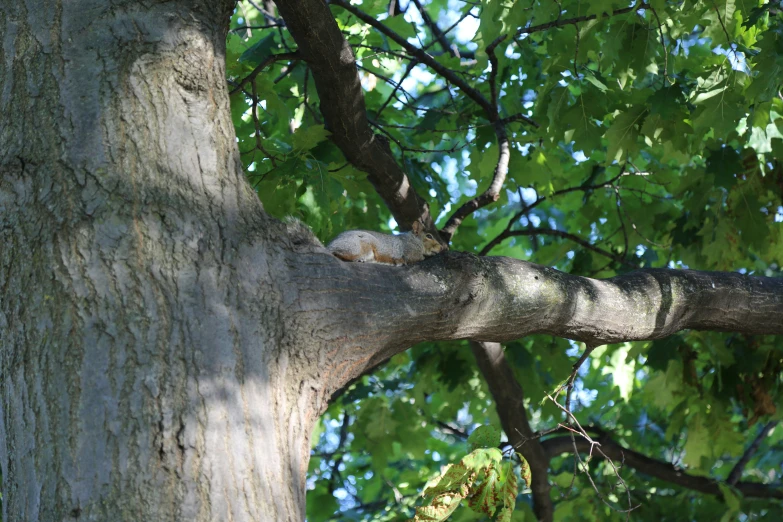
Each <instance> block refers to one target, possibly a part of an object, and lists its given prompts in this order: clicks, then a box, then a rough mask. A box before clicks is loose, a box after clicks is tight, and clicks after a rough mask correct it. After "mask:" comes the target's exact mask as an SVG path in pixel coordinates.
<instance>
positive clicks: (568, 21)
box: [517, 2, 650, 37]
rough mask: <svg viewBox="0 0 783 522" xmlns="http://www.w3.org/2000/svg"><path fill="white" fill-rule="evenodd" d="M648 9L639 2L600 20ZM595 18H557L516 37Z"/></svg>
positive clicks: (605, 15)
mask: <svg viewBox="0 0 783 522" xmlns="http://www.w3.org/2000/svg"><path fill="white" fill-rule="evenodd" d="M649 8H650V4H648V3H646V2H640V3H638V4H636V5H632V6H631V7H623V8H622V9H615V10H614V11H612V13H611V14H604V15H602V16H601V18H609V17H611V16H618V15H623V14H626V13H630V12H633V11H638V10H640V9H649ZM596 18H598V16H597V15H585V16H575V17H574V18H562V19H561V18H558V19H557V20H554V21H552V22H547V23H545V24H539V25H532V26H530V27H523V28H521V29H520V30H519V31H517V37H520V36H522V35H523V34H531V33H538V32H541V31H546V30H547V29H552V28H553V27H564V26H566V25H574V24H578V23H580V22H587V21H589V20H595V19H596Z"/></svg>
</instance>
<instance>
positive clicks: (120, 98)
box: [0, 0, 318, 522]
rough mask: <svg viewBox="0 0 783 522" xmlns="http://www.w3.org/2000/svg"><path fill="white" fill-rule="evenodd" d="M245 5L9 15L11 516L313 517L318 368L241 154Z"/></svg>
mask: <svg viewBox="0 0 783 522" xmlns="http://www.w3.org/2000/svg"><path fill="white" fill-rule="evenodd" d="M232 8H233V2H231V1H201V2H190V1H188V2H185V1H180V2H165V3H151V4H150V3H145V4H142V3H139V2H91V1H70V2H52V3H51V4H46V5H44V4H41V3H36V2H14V1H11V0H8V1H4V2H3V5H2V7H0V34H2V35H3V38H2V50H1V51H0V52H1V53H2V59H0V64H1V65H0V67H2V69H0V86H2V88H1V89H0V115H1V116H0V144H2V145H1V148H0V174H1V177H0V245H2V247H0V291H1V294H0V347H1V351H0V369H1V370H2V418H3V422H2V427H1V428H0V465H1V466H2V475H3V480H4V481H3V520H4V521H7V522H14V521H24V522H34V521H46V522H51V521H54V520H76V519H79V520H96V521H97V520H102V521H105V520H154V521H173V520H194V521H195V520H199V521H214V520H236V521H240V520H244V521H250V520H255V521H257V520H286V519H288V520H302V519H303V518H304V515H303V508H304V482H303V480H304V475H305V471H306V466H307V454H308V449H309V445H308V438H309V435H310V426H311V424H312V421H313V420H314V419H315V418H316V416H317V414H318V411H317V408H316V406H315V405H313V404H312V403H311V402H310V397H311V395H310V394H309V393H302V391H303V390H302V388H304V389H305V391H308V390H309V387H307V383H308V382H310V380H311V379H312V378H313V377H314V375H312V367H311V366H308V365H303V364H299V362H298V360H299V359H300V358H301V357H304V356H306V349H307V346H306V345H302V344H300V343H298V342H297V341H295V340H294V337H295V334H292V333H291V332H288V331H286V328H285V326H284V325H287V324H293V321H291V320H290V318H289V316H290V313H291V310H292V308H293V306H292V304H291V302H285V301H284V296H285V292H286V290H285V286H284V285H285V274H286V273H287V268H286V259H288V258H289V256H291V255H292V254H291V253H290V245H289V247H288V248H287V247H286V245H285V243H284V242H279V241H278V242H277V243H272V242H271V239H270V238H275V237H278V239H279V237H280V236H281V235H282V233H283V232H282V228H281V226H277V228H275V226H274V225H273V224H270V222H269V220H268V219H267V218H266V217H265V216H264V215H263V212H262V208H261V206H260V204H259V202H258V199H257V197H256V196H255V194H254V193H253V192H252V190H250V189H249V187H248V186H247V184H246V182H245V180H244V176H243V173H242V170H241V165H240V162H239V159H238V154H237V150H236V145H235V135H234V130H233V126H232V123H231V120H230V115H229V111H228V97H227V93H226V85H225V80H224V78H225V66H224V46H225V31H226V29H227V22H228V16H229V14H230V12H231V9H232ZM286 248H287V250H288V253H287V252H286V251H285V250H286ZM291 346H297V347H298V350H293V349H291ZM308 372H311V373H310V374H308Z"/></svg>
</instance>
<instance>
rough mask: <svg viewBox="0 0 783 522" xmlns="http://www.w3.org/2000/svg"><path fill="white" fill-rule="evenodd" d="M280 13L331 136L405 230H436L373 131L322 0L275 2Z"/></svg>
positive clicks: (350, 61)
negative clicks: (311, 81) (416, 225)
mask: <svg viewBox="0 0 783 522" xmlns="http://www.w3.org/2000/svg"><path fill="white" fill-rule="evenodd" d="M277 8H278V10H279V11H280V14H281V15H282V16H283V19H284V20H285V23H286V26H287V27H288V30H289V31H290V32H291V35H292V36H293V37H294V40H295V41H296V43H297V45H298V47H299V48H298V50H297V55H299V56H301V57H302V59H303V60H305V61H306V62H307V63H308V65H309V67H310V71H311V72H312V75H313V79H314V80H315V87H316V89H317V91H318V95H319V97H320V99H321V104H320V108H321V113H322V114H323V117H324V122H325V123H326V126H327V128H328V129H329V130H330V131H331V132H332V136H331V139H332V141H333V142H334V143H335V144H336V145H337V146H338V147H339V148H340V150H341V151H342V152H343V154H344V155H345V157H346V159H347V160H348V161H350V162H351V163H352V164H353V165H354V166H356V168H358V169H360V170H363V171H365V172H367V174H368V179H369V181H370V183H372V184H373V186H374V187H375V189H376V191H377V192H378V194H379V195H380V196H381V198H383V200H384V202H385V203H386V205H387V206H388V207H389V210H390V211H391V213H392V215H393V216H394V219H395V220H397V223H399V225H400V227H401V228H402V229H403V230H406V229H409V228H410V226H411V225H412V224H413V222H414V221H416V220H417V219H421V220H422V221H423V222H424V225H425V227H426V228H427V229H429V230H433V231H434V230H435V226H434V224H433V223H432V217H431V216H430V213H429V208H428V206H427V204H426V203H425V201H424V200H423V199H422V198H421V197H419V195H418V194H416V192H415V191H414V189H413V187H412V186H411V183H410V180H409V179H408V177H407V176H406V175H405V173H404V172H403V171H402V170H401V169H400V166H399V165H398V164H397V161H396V159H395V158H394V156H393V154H392V152H391V149H390V148H389V142H388V141H387V140H386V139H384V138H381V137H379V136H376V135H375V133H373V131H372V129H371V128H370V125H369V122H368V121H367V114H366V110H365V105H364V93H363V91H362V86H361V81H360V80H359V75H358V72H357V69H356V60H355V58H354V54H353V51H352V50H351V47H350V46H349V45H348V42H347V41H346V40H345V39H344V38H343V35H342V33H341V32H340V29H339V27H338V26H337V23H336V22H335V20H334V17H333V16H332V13H331V12H330V11H329V6H327V5H326V4H325V3H324V2H323V1H322V0H296V1H286V2H278V5H277Z"/></svg>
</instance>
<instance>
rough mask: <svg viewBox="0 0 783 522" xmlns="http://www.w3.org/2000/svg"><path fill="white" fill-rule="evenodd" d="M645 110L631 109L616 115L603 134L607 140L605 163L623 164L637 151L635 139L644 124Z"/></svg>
mask: <svg viewBox="0 0 783 522" xmlns="http://www.w3.org/2000/svg"><path fill="white" fill-rule="evenodd" d="M646 114H647V110H646V109H645V108H644V107H632V108H631V109H629V110H627V111H625V112H622V113H620V114H618V115H617V116H616V117H615V118H614V122H613V123H612V125H611V126H610V127H609V129H608V130H607V131H606V134H604V138H606V140H607V151H606V163H607V164H611V163H612V162H614V161H618V162H621V163H622V162H623V160H624V159H625V158H627V157H628V156H632V155H633V154H635V153H636V152H637V151H638V150H639V145H638V143H637V138H638V137H639V129H640V128H641V125H642V123H643V122H644V117H645V115H646Z"/></svg>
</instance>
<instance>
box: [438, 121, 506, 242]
mask: <svg viewBox="0 0 783 522" xmlns="http://www.w3.org/2000/svg"><path fill="white" fill-rule="evenodd" d="M495 134H496V135H497V137H498V148H499V149H500V150H499V153H498V161H497V164H496V165H495V172H494V175H493V176H492V182H491V183H490V184H489V187H488V188H487V190H486V191H484V193H483V194H481V195H479V196H476V197H475V198H473V199H471V200H470V201H468V202H467V203H465V204H464V205H462V206H461V207H460V208H458V209H457V211H456V212H454V214H452V216H451V217H450V218H449V220H448V221H447V222H446V225H445V226H444V227H443V229H441V231H440V234H441V236H442V237H443V238H445V239H446V240H447V241H448V240H449V239H451V237H452V236H453V235H454V232H455V231H456V230H457V227H459V226H460V224H461V223H462V221H463V220H464V219H465V218H466V217H468V216H469V215H471V214H472V213H473V212H475V211H476V210H478V209H480V208H481V207H485V206H487V205H489V204H490V203H494V202H495V201H497V200H498V199H499V198H500V189H501V188H503V182H504V181H505V179H506V174H508V162H509V160H510V158H511V148H510V147H509V143H508V135H507V134H506V129H505V128H504V127H503V126H502V125H500V124H496V125H495Z"/></svg>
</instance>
